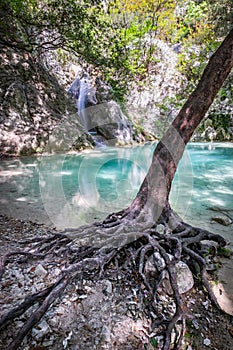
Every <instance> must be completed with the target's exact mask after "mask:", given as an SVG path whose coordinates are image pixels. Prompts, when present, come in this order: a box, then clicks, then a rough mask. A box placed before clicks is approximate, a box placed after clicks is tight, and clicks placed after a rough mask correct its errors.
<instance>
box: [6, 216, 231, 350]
mask: <svg viewBox="0 0 233 350" xmlns="http://www.w3.org/2000/svg"><path fill="white" fill-rule="evenodd" d="M56 232H57V231H56V230H55V229H54V228H48V227H46V226H44V225H39V224H35V223H33V222H30V221H22V220H16V219H12V218H9V217H7V216H3V215H2V216H0V240H1V245H0V253H1V256H3V255H4V254H6V253H7V252H8V251H10V250H14V251H15V250H19V249H21V247H22V243H25V242H26V240H27V239H29V240H30V239H32V238H34V237H35V236H37V237H42V236H43V237H44V236H47V235H49V234H53V233H56ZM63 266H64V261H63V260H62V257H61V259H60V260H59V259H58V260H57V261H56V262H54V261H49V260H46V259H44V260H41V261H39V260H37V259H34V260H31V261H30V264H27V263H26V262H25V261H23V260H21V262H20V263H18V264H15V263H13V261H11V260H9V263H8V265H7V269H6V271H5V273H4V274H3V279H2V283H1V293H0V295H1V297H0V310H1V311H0V313H1V316H2V315H3V314H5V313H6V312H7V311H8V310H9V309H10V308H11V307H12V306H16V305H18V304H19V303H20V301H23V300H24V298H25V296H26V294H28V293H35V292H36V291H38V290H41V289H43V288H45V287H47V286H49V285H50V284H51V283H52V282H53V281H55V280H56V278H57V276H58V274H59V273H60V272H61V269H62V268H63ZM139 287H140V279H139V278H136V276H135V275H134V274H133V271H129V270H124V269H122V268H121V269H117V268H116V267H115V266H112V267H110V268H108V269H107V270H106V271H105V272H104V274H103V275H102V277H100V278H94V279H93V278H91V276H88V275H87V276H83V278H82V280H75V281H74V282H73V283H72V284H71V285H70V286H69V287H68V288H67V289H66V290H65V292H64V294H63V295H61V296H60V298H58V299H57V300H56V301H55V302H54V304H53V305H52V307H50V308H49V310H48V312H47V313H46V315H45V316H44V317H43V318H42V319H41V320H40V321H39V322H38V324H36V325H35V326H34V327H33V329H32V331H31V332H30V333H29V334H28V335H27V336H26V337H25V339H24V341H23V343H22V345H21V346H20V347H19V350H42V349H56V350H60V349H70V350H71V349H72V350H75V349H79V350H87V349H88V350H89V349H109V350H110V349H111V350H113V349H117V350H118V349H122V350H123V349H124V350H125V349H130V350H131V349H135V350H136V349H137V350H140V349H141V350H142V349H147V350H152V349H161V340H162V337H161V336H160V335H158V333H157V332H156V329H155V328H154V329H152V324H151V317H150V315H149V313H148V310H146V309H145V305H144V303H143V301H142V299H143V295H142V294H141V292H140V288H139ZM145 292H146V291H145ZM182 298H183V300H184V301H185V304H186V305H187V313H188V315H189V321H188V324H187V329H186V336H185V341H184V342H183V345H182V349H184V350H202V349H203V350H204V349H212V350H220V349H221V350H230V349H232V345H233V322H232V317H230V316H227V315H225V314H223V313H221V312H220V311H218V310H216V309H215V308H213V307H212V305H211V303H210V301H209V300H208V298H207V296H206V294H205V293H204V292H203V291H201V290H199V289H198V287H197V286H195V287H193V288H192V289H191V290H189V291H188V292H186V293H184V294H182ZM160 308H161V312H162V313H164V316H165V317H166V316H168V315H169V313H172V312H173V311H174V304H173V303H172V301H171V299H170V298H169V295H168V294H166V293H164V294H163V293H162V291H161V296H160ZM30 312H31V310H30V309H29V311H28V312H27V313H28V314H30ZM26 316H27V315H26ZM24 321H25V315H24V316H21V317H19V318H17V319H15V321H14V322H13V323H11V324H10V325H9V326H8V327H7V328H6V329H5V330H3V331H2V332H1V336H0V349H2V350H3V349H4V350H5V349H6V348H7V346H8V344H9V342H10V341H11V340H12V338H13V336H15V334H17V332H20V328H21V327H22V324H23V322H24Z"/></svg>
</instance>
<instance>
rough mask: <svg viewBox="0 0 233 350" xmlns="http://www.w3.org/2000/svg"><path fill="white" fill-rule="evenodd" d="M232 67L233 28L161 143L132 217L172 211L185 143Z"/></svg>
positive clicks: (132, 208) (154, 217) (131, 209)
mask: <svg viewBox="0 0 233 350" xmlns="http://www.w3.org/2000/svg"><path fill="white" fill-rule="evenodd" d="M232 67H233V30H231V31H230V33H229V34H228V36H227V37H226V38H225V40H224V41H223V42H222V44H221V45H220V47H219V48H218V49H217V51H216V52H215V53H214V54H213V55H212V57H211V58H210V60H209V63H208V65H207V67H206V69H205V70H204V73H203V75H202V77H201V79H200V81H199V83H198V85H197V87H196V89H195V90H194V91H193V93H192V94H191V95H190V96H189V98H188V100H187V101H186V103H185V104H184V106H183V107H182V109H181V110H180V112H179V113H178V115H177V117H176V118H175V119H174V121H173V123H172V124H171V126H170V127H169V128H168V130H167V132H166V133H165V135H164V136H163V138H162V140H161V141H160V142H159V143H158V145H157V147H156V149H155V151H154V154H153V159H152V163H151V166H150V169H149V171H148V174H147V176H146V177H145V179H144V181H143V183H142V185H141V187H140V190H139V192H138V194H137V196H136V198H135V199H134V201H133V202H132V204H131V205H130V207H129V208H128V209H127V210H128V212H130V213H131V216H132V215H134V216H135V217H140V219H139V220H141V221H143V220H144V219H145V217H147V218H148V215H149V217H150V219H151V220H153V221H154V222H157V221H158V220H159V219H160V218H161V216H163V217H164V216H169V215H170V214H171V212H172V211H171V208H170V205H169V199H168V198H169V193H170V190H171V184H172V181H173V178H174V175H175V172H176V169H177V166H178V163H179V161H180V159H181V157H182V155H183V153H184V150H185V146H186V144H187V143H188V141H189V140H190V139H191V136H192V135H193V133H194V131H195V129H196V128H197V126H198V125H199V123H200V122H201V121H202V120H203V118H204V117H205V114H206V112H207V111H208V109H209V107H210V105H211V104H212V102H213V100H214V98H215V96H216V94H217V93H218V91H219V89H220V88H221V86H222V84H223V83H224V81H225V79H226V78H227V76H228V74H229V73H230V71H231V68H232ZM132 213H133V214H132ZM165 213H166V214H165ZM169 213H170V214H169Z"/></svg>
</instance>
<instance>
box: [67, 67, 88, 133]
mask: <svg viewBox="0 0 233 350" xmlns="http://www.w3.org/2000/svg"><path fill="white" fill-rule="evenodd" d="M87 91H88V74H86V73H85V74H84V75H83V77H82V78H81V79H80V78H75V80H74V81H73V83H72V84H71V86H70V87H69V89H68V90H67V92H68V93H69V94H71V95H72V96H73V97H74V98H75V100H76V107H77V110H78V114H79V117H80V120H81V123H82V125H83V127H84V129H85V130H86V131H88V121H87V118H86V112H85V109H86V99H87Z"/></svg>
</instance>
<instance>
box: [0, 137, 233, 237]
mask: <svg viewBox="0 0 233 350" xmlns="http://www.w3.org/2000/svg"><path fill="white" fill-rule="evenodd" d="M155 145H156V144H155V143H154V144H146V145H143V146H134V147H124V148H120V147H119V148H116V147H114V148H110V147H101V148H97V149H95V150H93V151H85V152H82V153H79V154H66V155H52V156H40V157H24V158H15V159H10V160H9V159H8V160H2V161H1V167H0V211H1V213H2V214H7V215H10V216H12V217H15V218H20V219H30V220H32V221H37V222H40V223H45V224H48V225H53V226H56V227H57V228H62V229H63V228H67V227H78V226H80V225H83V224H86V223H90V222H92V221H95V220H101V219H103V218H104V217H106V216H107V215H108V214H109V213H111V212H114V211H117V210H120V209H122V208H124V207H126V206H127V205H129V204H130V202H131V201H132V199H133V198H134V197H135V195H136V193H137V191H138V189H139V187H140V184H141V182H142V180H143V179H144V177H145V175H146V173H147V170H148V168H149V165H150V162H151V157H152V154H153V150H154V147H155ZM170 201H171V203H172V206H173V208H174V209H175V210H176V211H177V212H178V214H179V215H180V216H181V217H182V218H183V220H185V221H188V222H190V223H192V224H195V225H199V226H204V227H206V228H209V229H212V231H216V230H217V231H218V230H222V231H226V235H227V236H229V235H230V232H229V229H230V227H225V226H224V225H220V224H219V223H216V222H214V221H213V220H212V218H213V217H214V216H215V215H216V213H217V212H219V211H221V212H222V215H226V216H229V215H231V213H232V210H233V144H232V143H224V144H221V143H190V144H189V145H188V146H187V149H186V151H185V153H184V156H183V158H182V160H181V162H180V164H179V167H178V171H177V174H176V176H175V179H174V182H173V186H172V191H171V195H170ZM230 226H232V225H230Z"/></svg>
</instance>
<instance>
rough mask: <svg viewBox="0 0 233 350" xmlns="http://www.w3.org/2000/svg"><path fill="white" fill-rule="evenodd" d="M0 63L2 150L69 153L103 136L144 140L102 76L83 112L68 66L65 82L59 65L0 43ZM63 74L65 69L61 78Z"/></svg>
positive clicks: (111, 141)
mask: <svg viewBox="0 0 233 350" xmlns="http://www.w3.org/2000/svg"><path fill="white" fill-rule="evenodd" d="M0 67H1V68H0V81H1V87H0V154H1V155H30V154H34V153H43V152H49V153H51V152H67V151H70V150H82V149H84V148H88V147H91V148H92V147H94V146H95V145H96V144H97V143H98V142H99V141H100V142H104V143H105V144H109V145H116V144H120V145H124V144H129V143H132V142H133V141H134V140H136V141H143V140H145V137H144V136H143V135H142V134H141V133H137V135H136V136H135V133H134V131H133V129H132V126H131V124H130V122H129V120H128V119H127V117H126V116H125V115H124V114H123V112H122V110H121V108H120V106H119V105H118V104H117V103H116V102H115V101H113V100H112V97H111V96H110V95H111V94H109V92H108V91H107V90H108V87H107V85H105V84H104V83H102V82H101V81H97V82H96V84H95V86H93V84H92V83H93V82H90V83H88V89H87V91H86V92H85V93H86V95H85V96H83V98H84V104H83V106H82V108H84V111H82V110H77V104H79V100H80V91H78V92H77V91H75V92H74V94H73V93H71V94H69V93H67V91H66V90H67V87H68V86H67V75H68V73H67V71H66V70H65V69H64V73H63V78H64V77H66V79H63V85H62V84H61V82H60V83H59V82H58V80H57V78H56V77H55V76H56V75H55V74H54V67H55V68H57V67H58V66H56V65H55V66H53V69H51V67H49V66H48V65H46V61H45V60H43V62H42V61H41V62H39V61H38V59H36V58H35V59H34V58H33V56H32V55H30V54H28V53H22V52H16V51H15V50H13V49H9V48H7V49H6V48H5V47H2V48H1V54H0ZM61 76H62V72H61V71H60V75H58V78H59V77H61ZM64 81H65V82H66V84H64ZM71 90H72V89H71ZM71 92H72V91H71ZM72 95H73V96H72ZM72 97H73V98H72ZM78 109H80V108H78ZM84 114H85V116H84ZM84 118H86V120H87V122H88V123H87V124H88V125H89V127H86V125H87V124H86V125H85V123H84ZM90 130H91V131H92V133H91V134H90V133H88V131H90ZM149 136H150V135H149ZM149 136H148V137H149ZM149 138H150V137H149Z"/></svg>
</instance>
